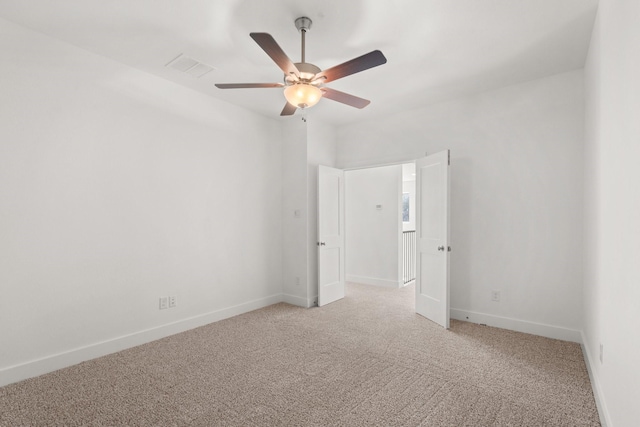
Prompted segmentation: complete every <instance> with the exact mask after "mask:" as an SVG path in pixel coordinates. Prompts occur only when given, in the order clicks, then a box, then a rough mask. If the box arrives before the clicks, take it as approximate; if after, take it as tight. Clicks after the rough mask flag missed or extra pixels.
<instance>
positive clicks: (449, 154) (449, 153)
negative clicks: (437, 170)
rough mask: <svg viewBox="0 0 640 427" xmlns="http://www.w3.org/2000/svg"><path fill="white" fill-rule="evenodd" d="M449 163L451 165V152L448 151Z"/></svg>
mask: <svg viewBox="0 0 640 427" xmlns="http://www.w3.org/2000/svg"><path fill="white" fill-rule="evenodd" d="M447 163H449V165H451V151H449V150H447Z"/></svg>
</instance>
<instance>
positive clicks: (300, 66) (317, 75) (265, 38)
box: [216, 16, 387, 116]
mask: <svg viewBox="0 0 640 427" xmlns="http://www.w3.org/2000/svg"><path fill="white" fill-rule="evenodd" d="M311 24H312V22H311V19H309V18H307V17H304V16H303V17H300V18H298V19H296V20H295V25H296V28H297V29H298V31H300V33H301V34H302V60H301V62H296V63H295V64H294V63H293V62H291V59H289V57H288V56H287V55H286V54H285V53H284V51H283V50H282V49H281V48H280V46H278V43H276V41H275V40H274V39H273V37H271V35H270V34H267V33H251V34H249V35H250V36H251V38H252V39H253V40H255V42H256V43H258V45H259V46H260V47H261V48H262V49H263V50H264V51H265V52H266V53H267V55H269V56H270V57H271V59H273V61H274V62H275V63H276V64H277V65H278V67H280V69H281V70H282V71H284V83H218V84H216V87H218V88H219V89H248V88H274V87H277V88H282V87H284V88H285V89H284V96H285V98H286V99H287V103H286V105H285V106H284V109H283V110H282V112H281V113H280V115H281V116H290V115H292V114H293V113H295V112H296V110H297V109H298V108H301V109H304V108H310V107H313V106H314V105H316V104H317V103H318V101H320V98H328V99H331V100H333V101H337V102H341V103H343V104H346V105H350V106H352V107H356V108H364V107H366V106H367V105H369V103H370V102H371V101H369V100H367V99H363V98H359V97H357V96H353V95H350V94H348V93H344V92H340V91H338V90H335V89H331V88H328V87H325V86H324V84H325V83H329V82H332V81H334V80H338V79H340V78H342V77H346V76H349V75H351V74H355V73H359V72H360V71H364V70H368V69H369V68H373V67H377V66H378V65H382V64H385V63H386V62H387V58H385V57H384V55H383V54H382V52H380V51H379V50H374V51H372V52H369V53H367V54H365V55H362V56H359V57H357V58H354V59H352V60H350V61H347V62H344V63H342V64H340V65H336V66H335V67H331V68H328V69H326V70H324V71H321V70H320V68H318V67H317V66H315V65H313V64H311V63H309V62H306V61H305V46H304V42H305V35H306V33H307V31H308V30H309V29H311Z"/></svg>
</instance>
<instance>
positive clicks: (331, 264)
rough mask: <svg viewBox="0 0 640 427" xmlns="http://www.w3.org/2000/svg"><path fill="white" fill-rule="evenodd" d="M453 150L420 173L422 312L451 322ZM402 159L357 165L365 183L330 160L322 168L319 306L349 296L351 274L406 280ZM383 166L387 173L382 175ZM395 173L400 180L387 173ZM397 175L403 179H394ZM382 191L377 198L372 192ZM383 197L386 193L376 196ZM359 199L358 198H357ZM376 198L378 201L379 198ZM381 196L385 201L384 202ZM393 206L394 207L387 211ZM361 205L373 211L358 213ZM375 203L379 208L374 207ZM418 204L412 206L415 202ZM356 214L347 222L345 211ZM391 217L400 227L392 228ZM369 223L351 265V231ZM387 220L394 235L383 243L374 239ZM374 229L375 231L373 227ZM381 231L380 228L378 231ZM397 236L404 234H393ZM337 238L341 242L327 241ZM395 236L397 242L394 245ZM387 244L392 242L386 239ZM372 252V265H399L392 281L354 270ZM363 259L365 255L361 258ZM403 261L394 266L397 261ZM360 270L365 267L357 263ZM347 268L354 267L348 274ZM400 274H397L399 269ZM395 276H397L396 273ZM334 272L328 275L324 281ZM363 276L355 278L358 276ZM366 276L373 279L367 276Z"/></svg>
mask: <svg viewBox="0 0 640 427" xmlns="http://www.w3.org/2000/svg"><path fill="white" fill-rule="evenodd" d="M450 159H451V157H450V153H449V150H444V151H441V152H438V153H435V154H432V155H429V156H427V157H423V158H420V159H417V160H416V161H415V168H416V169H415V173H416V192H415V194H416V197H415V203H414V204H415V205H416V215H415V219H416V221H415V228H416V244H415V247H416V250H415V258H416V264H415V265H416V274H415V311H416V313H418V314H420V315H422V316H424V317H426V318H428V319H430V320H432V321H434V322H436V323H438V324H440V325H441V326H443V327H444V328H449V251H450V250H451V248H450V246H449V200H450V199H449V187H450V177H449V166H450V164H451V161H450ZM400 171H401V165H391V166H381V167H377V168H374V167H372V168H368V169H359V170H351V171H349V172H351V173H350V174H349V175H348V178H350V179H349V181H350V182H353V181H352V180H355V182H360V183H361V184H363V185H361V186H357V185H355V186H354V185H353V184H350V185H348V186H347V185H346V181H347V179H346V177H345V176H346V174H345V171H343V170H340V169H335V168H330V167H327V166H319V168H318V242H317V244H318V272H319V273H318V305H319V306H323V305H325V304H329V303H331V302H334V301H337V300H339V299H341V298H343V297H344V295H345V294H344V291H345V279H347V280H352V281H356V282H358V281H359V282H361V283H367V282H368V284H378V285H382V286H385V285H386V286H389V285H391V287H401V286H400V284H401V283H403V282H401V280H402V277H401V269H400V268H399V266H400V265H401V264H402V259H401V258H402V256H403V254H402V252H401V251H400V250H398V248H400V247H401V243H400V242H401V236H402V225H401V224H402V222H401V219H402V185H401V176H402V175H401V173H400ZM377 172H381V173H380V174H378V173H377ZM386 174H388V175H389V176H390V177H391V178H392V179H391V180H385V179H380V178H381V177H382V176H383V175H386ZM393 178H395V180H394V179H393ZM345 187H346V189H348V190H349V199H350V203H349V206H348V207H345V193H346V191H345ZM382 188H388V189H390V190H391V191H387V192H384V194H385V195H387V194H388V195H390V196H389V199H386V198H384V199H382V195H381V194H380V190H381V189H382ZM371 194H373V195H374V199H369V198H368V197H365V196H370V195H371ZM375 197H377V198H378V199H376V198H375ZM354 200H357V203H354V202H353V201H354ZM372 200H373V201H374V203H372ZM376 200H377V201H376ZM385 205H386V206H388V207H390V209H387V210H385ZM358 208H363V210H362V211H361V212H364V213H365V216H363V215H358ZM372 209H375V211H376V212H377V213H375V214H372ZM409 211H410V208H409ZM347 212H348V213H349V224H346V225H347V226H346V228H345V222H346V221H345V216H346V215H345V213H347ZM384 217H390V218H391V219H392V220H391V221H389V222H388V223H389V224H391V225H394V221H393V218H394V217H395V218H396V223H397V224H398V226H397V227H395V226H392V227H390V228H389V229H387V228H386V226H387V221H384V220H383V219H384ZM362 224H368V228H365V232H364V233H362V232H360V233H357V234H358V235H359V237H363V238H364V244H362V242H360V248H358V247H357V246H356V247H354V244H353V242H352V241H351V242H350V246H351V247H350V248H349V249H348V252H349V253H350V255H349V265H347V263H346V257H345V249H346V237H347V235H349V234H350V233H353V232H355V231H358V229H359V228H361V226H362ZM383 227H384V230H383V231H384V233H382V234H381V235H382V236H386V237H388V236H391V237H388V239H386V240H385V239H384V238H383V240H382V242H381V243H382V244H372V241H371V237H372V235H373V234H374V232H377V231H379V230H380V229H381V228H383ZM366 231H369V232H368V233H367V232H366ZM378 234H380V233H378ZM394 234H395V236H397V240H395V239H394V238H393V235H394ZM329 240H331V241H333V242H334V243H333V244H329V243H327V242H328V241H329ZM394 240H395V243H396V244H394ZM385 243H386V244H385ZM358 249H360V250H362V251H366V252H367V253H368V254H369V255H372V256H369V257H364V258H362V259H364V260H365V261H364V263H362V264H361V265H365V264H367V265H368V268H369V270H361V271H374V270H373V269H377V270H378V271H385V269H386V268H387V267H389V266H391V268H390V269H388V270H387V271H386V272H387V273H388V272H391V276H389V277H390V280H387V279H384V278H382V279H380V278H376V277H371V276H369V275H367V273H364V274H363V275H360V276H359V275H357V274H353V271H354V270H353V269H351V270H350V273H347V272H346V271H345V270H347V267H349V268H351V267H352V265H353V262H354V261H353V260H354V259H356V258H354V256H358V255H360V254H361V252H360V251H359V250H358ZM389 249H391V250H392V252H389V254H390V255H388V256H381V255H380V254H381V252H384V251H385V250H389ZM362 259H360V260H357V261H356V264H357V263H358V262H361V261H362ZM395 262H397V264H395V268H394V267H393V265H394V263H395ZM356 271H357V270H356ZM345 273H346V274H345ZM394 273H395V274H394ZM394 276H395V277H394ZM323 279H326V280H323ZM354 279H355V280H354ZM365 280H366V281H367V282H365Z"/></svg>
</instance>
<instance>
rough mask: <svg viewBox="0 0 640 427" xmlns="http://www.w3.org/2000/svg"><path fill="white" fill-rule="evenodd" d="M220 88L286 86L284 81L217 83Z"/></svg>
mask: <svg viewBox="0 0 640 427" xmlns="http://www.w3.org/2000/svg"><path fill="white" fill-rule="evenodd" d="M216 87H217V88H218V89H252V88H253V89H255V88H263V87H284V84H282V83H216Z"/></svg>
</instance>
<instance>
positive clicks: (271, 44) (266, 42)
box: [249, 33, 300, 77]
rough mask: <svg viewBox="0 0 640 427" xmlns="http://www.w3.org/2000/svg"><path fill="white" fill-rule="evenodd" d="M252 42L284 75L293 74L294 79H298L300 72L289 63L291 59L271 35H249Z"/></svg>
mask: <svg viewBox="0 0 640 427" xmlns="http://www.w3.org/2000/svg"><path fill="white" fill-rule="evenodd" d="M249 35H250V36H251V38H252V39H253V40H255V42H256V43H258V45H259V46H260V47H261V48H262V50H264V51H265V52H266V53H267V55H269V56H270V57H271V59H273V62H275V63H276V64H277V65H278V67H280V69H281V70H282V71H284V74H285V75H287V76H288V75H290V74H293V75H295V76H296V77H300V71H298V68H297V67H296V66H295V65H294V64H293V62H291V59H289V57H288V56H287V54H286V53H284V51H283V50H282V49H281V48H280V46H278V43H276V41H275V40H274V39H273V37H271V34H267V33H250V34H249Z"/></svg>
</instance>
